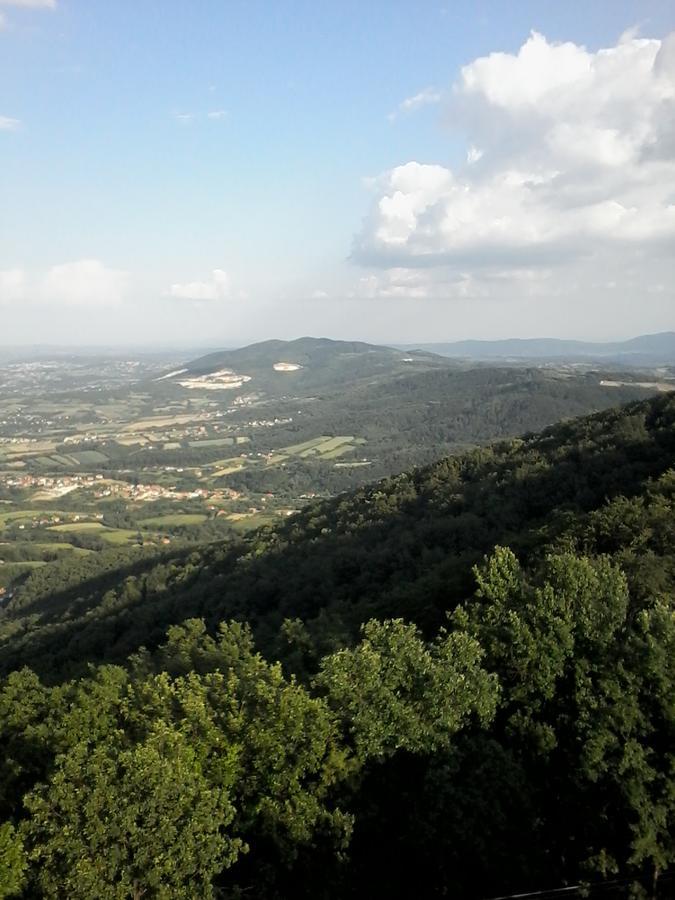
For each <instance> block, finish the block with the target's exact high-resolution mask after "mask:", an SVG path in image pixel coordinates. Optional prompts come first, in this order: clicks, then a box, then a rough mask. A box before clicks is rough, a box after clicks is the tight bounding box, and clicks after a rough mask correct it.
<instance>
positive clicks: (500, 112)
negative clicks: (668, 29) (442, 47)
mask: <svg viewBox="0 0 675 900" xmlns="http://www.w3.org/2000/svg"><path fill="white" fill-rule="evenodd" d="M412 99H414V98H411V100H412ZM452 103H453V122H454V123H456V124H457V125H458V127H460V128H461V129H462V131H463V132H465V133H466V134H467V135H468V138H469V146H468V149H467V165H466V166H464V167H463V168H460V169H458V170H454V171H453V170H451V169H449V168H447V167H445V166H442V165H433V164H424V163H420V162H414V161H413V162H408V163H405V164H403V165H400V166H397V167H396V168H394V169H391V170H389V171H388V172H385V173H384V174H383V175H382V176H380V177H379V178H378V179H375V183H374V190H375V191H376V194H377V196H376V199H375V202H374V204H373V207H372V209H371V212H370V214H369V216H368V217H367V218H366V220H365V222H364V225H363V228H362V230H361V232H360V233H359V234H358V235H357V237H356V239H355V243H354V253H353V256H354V258H355V259H356V260H357V261H359V262H361V263H363V264H365V265H369V266H371V267H379V268H384V269H394V270H398V271H399V272H400V271H403V270H409V269H426V270H427V274H426V275H422V276H420V277H422V278H426V279H427V281H428V280H429V275H428V272H429V270H430V269H432V268H435V267H449V268H450V269H451V270H452V271H454V272H458V271H459V272H462V271H464V272H467V271H471V272H474V273H475V272H483V273H494V272H504V271H508V270H513V271H520V272H522V271H525V270H531V269H536V268H540V269H541V268H549V267H550V266H552V265H557V266H572V265H574V264H576V263H580V264H581V263H582V262H583V264H584V265H585V264H586V262H585V261H587V260H589V259H593V258H595V259H597V260H598V265H600V264H601V265H602V266H603V267H605V266H608V265H609V266H610V267H611V266H616V267H617V268H620V267H621V266H623V265H624V264H625V263H626V260H627V259H628V258H631V259H633V258H634V259H633V262H634V263H635V264H636V265H637V266H638V270H639V269H640V267H642V270H643V271H646V270H647V269H648V267H649V266H650V265H652V264H653V260H654V259H655V258H658V259H660V260H663V259H664V258H665V257H669V258H670V259H671V265H672V256H673V254H672V246H673V241H675V35H671V36H670V37H668V38H666V39H665V40H663V41H660V40H646V39H642V38H637V37H636V36H634V35H631V34H626V35H624V36H623V37H622V39H621V42H620V43H618V44H617V46H615V47H610V48H608V49H602V50H599V51H597V52H590V51H588V50H587V49H586V48H584V47H582V46H579V45H576V44H573V43H564V44H557V43H550V42H549V41H547V39H546V38H545V37H543V36H542V35H539V34H536V33H533V34H532V35H531V36H530V37H529V39H528V40H527V41H526V42H525V43H524V44H523V46H522V47H521V48H520V50H519V52H518V53H517V54H508V53H493V54H490V55H489V56H487V57H482V58H480V59H477V60H475V61H474V62H472V63H470V64H469V65H467V66H465V67H464V68H463V69H462V70H461V73H460V77H459V80H458V82H457V83H456V85H455V86H454V89H453V99H452ZM478 147H480V150H477V149H476V148H478ZM636 260H637V261H636ZM586 274H587V275H588V273H586ZM662 274H663V273H662ZM484 277H487V276H484ZM490 277H491V276H490ZM638 280H639V279H638ZM398 283H399V284H400V281H399V282H398ZM570 283H571V282H570ZM415 290H416V291H419V290H421V288H420V287H419V286H417V287H416V288H415Z"/></svg>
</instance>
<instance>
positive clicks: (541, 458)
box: [0, 396, 675, 900]
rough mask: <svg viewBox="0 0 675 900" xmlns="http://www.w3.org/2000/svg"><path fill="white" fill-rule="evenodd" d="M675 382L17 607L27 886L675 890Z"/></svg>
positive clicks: (13, 673)
mask: <svg viewBox="0 0 675 900" xmlns="http://www.w3.org/2000/svg"><path fill="white" fill-rule="evenodd" d="M674 500H675V398H674V397H670V396H661V397H658V398H656V399H653V400H648V401H643V402H639V403H634V404H631V405H629V406H626V407H623V408H621V409H616V410H609V411H606V412H603V413H599V414H597V415H594V416H591V417H588V418H584V419H578V420H575V421H573V422H569V423H565V424H562V425H558V426H555V427H552V428H549V429H547V430H546V431H544V432H542V433H541V434H538V435H532V436H526V437H525V438H522V439H515V440H509V441H504V442H502V443H499V444H495V445H492V446H490V447H487V448H482V449H478V450H473V451H470V452H467V453H466V454H463V455H460V456H456V457H449V458H447V459H444V460H442V461H441V462H437V463H434V464H432V465H429V466H427V467H425V468H419V469H416V470H413V471H411V472H409V473H407V474H403V475H399V476H396V477H393V478H390V479H387V480H384V481H380V482H378V483H376V484H374V485H371V486H369V487H364V488H361V489H359V490H357V491H356V492H352V493H349V494H344V495H341V496H338V497H336V498H335V499H333V500H329V501H324V502H317V503H313V504H310V505H309V506H307V508H306V509H304V510H303V511H302V512H301V513H299V514H298V515H296V516H294V517H292V518H291V519H289V520H288V521H287V522H285V523H284V524H282V525H280V526H278V527H275V528H267V529H261V530H260V531H258V532H257V533H255V534H253V535H251V536H248V537H246V538H233V539H232V540H229V541H228V542H226V543H212V544H209V545H206V546H204V547H203V548H201V549H194V548H185V549H183V550H180V551H179V552H174V553H168V552H167V553H165V554H164V555H162V556H158V557H153V558H147V557H144V556H143V553H142V551H138V553H137V555H136V556H135V557H134V558H131V559H130V558H129V555H128V551H127V552H125V553H122V552H121V551H115V550H111V551H106V552H105V553H101V554H98V555H97V556H96V557H93V558H86V559H83V560H82V561H81V563H78V564H77V565H76V566H74V565H73V564H72V562H71V563H65V562H64V563H55V564H53V565H50V566H49V567H47V568H45V569H44V570H37V571H35V572H34V573H33V574H31V575H30V576H29V577H28V578H27V580H26V581H25V583H24V584H23V585H22V586H21V587H20V588H19V589H18V590H17V591H16V592H15V594H14V596H13V597H12V599H11V601H10V602H9V603H7V604H6V606H5V608H4V609H3V611H2V613H1V614H0V640H1V641H2V643H1V644H0V659H1V664H2V669H3V673H4V675H3V680H2V687H1V690H0V732H1V740H2V746H3V765H2V768H1V770H0V821H1V822H4V824H3V825H1V826H0V885H1V886H2V888H1V889H0V896H2V895H3V892H4V896H12V895H17V896H25V897H62V896H68V897H73V898H91V900H94V898H123V897H133V898H140V897H158V898H161V897H165V898H174V897H176V898H178V897H185V898H193V897H212V896H220V897H229V898H237V897H256V898H258V897H260V898H270V900H272V898H275V900H281V898H291V897H293V898H295V897H307V898H325V900H331V898H348V897H354V898H359V897H380V896H381V897H399V896H400V897H410V896H428V897H453V898H458V900H459V898H467V900H479V898H489V897H496V896H503V895H507V894H512V893H522V892H526V891H535V890H542V889H553V888H559V887H562V886H565V885H577V884H584V885H589V886H590V887H589V888H588V890H591V892H592V893H593V894H595V893H597V891H596V889H595V888H596V887H597V890H598V891H600V887H601V886H602V887H603V889H602V891H601V893H602V896H611V895H614V896H625V897H628V896H633V897H655V896H660V897H661V898H666V897H670V896H672V895H673V891H675V884H674V882H673V878H672V873H673V867H674V866H675V838H674V835H675V705H674V699H675V671H674V666H675V607H674V606H673V597H674V596H675V590H674V588H675V516H674V515H673V502H674Z"/></svg>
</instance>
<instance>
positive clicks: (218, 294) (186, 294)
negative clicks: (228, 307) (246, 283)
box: [168, 269, 230, 300]
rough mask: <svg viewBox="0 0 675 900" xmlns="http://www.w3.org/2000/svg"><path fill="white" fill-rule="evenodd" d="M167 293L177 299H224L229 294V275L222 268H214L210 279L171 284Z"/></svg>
mask: <svg viewBox="0 0 675 900" xmlns="http://www.w3.org/2000/svg"><path fill="white" fill-rule="evenodd" d="M168 295H169V296H170V297H175V298H176V299H179V300H224V299H225V298H226V297H228V296H229V295H230V277H229V275H228V274H227V272H225V271H224V270H223V269H214V270H213V272H212V273H211V279H210V281H191V282H187V283H184V284H172V285H171V287H170V288H169V291H168Z"/></svg>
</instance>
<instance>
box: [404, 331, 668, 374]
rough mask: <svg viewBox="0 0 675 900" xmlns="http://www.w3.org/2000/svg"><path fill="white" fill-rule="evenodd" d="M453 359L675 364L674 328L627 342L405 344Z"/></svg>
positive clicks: (554, 340) (538, 340)
mask: <svg viewBox="0 0 675 900" xmlns="http://www.w3.org/2000/svg"><path fill="white" fill-rule="evenodd" d="M402 346H403V348H404V349H408V348H412V347H413V346H414V347H416V348H419V349H421V350H426V351H429V352H431V353H437V354H439V355H441V356H447V357H450V358H457V359H523V360H556V361H561V360H586V361H594V360H602V361H605V362H608V361H611V362H619V363H624V364H626V365H637V366H640V365H672V364H675V331H664V332H660V333H658V334H644V335H640V336H639V337H635V338H631V339H630V340H627V341H611V342H591V341H571V340H561V339H558V338H509V339H506V340H498V341H481V340H466V341H453V342H448V343H431V344H416V345H412V344H408V345H402Z"/></svg>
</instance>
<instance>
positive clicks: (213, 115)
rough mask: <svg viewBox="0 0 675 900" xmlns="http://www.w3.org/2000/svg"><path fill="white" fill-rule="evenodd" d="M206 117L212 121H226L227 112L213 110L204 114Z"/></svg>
mask: <svg viewBox="0 0 675 900" xmlns="http://www.w3.org/2000/svg"><path fill="white" fill-rule="evenodd" d="M206 117H207V118H208V119H211V120H213V121H218V120H219V119H226V118H227V110H225V109H213V110H211V112H208V113H207V114H206Z"/></svg>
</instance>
